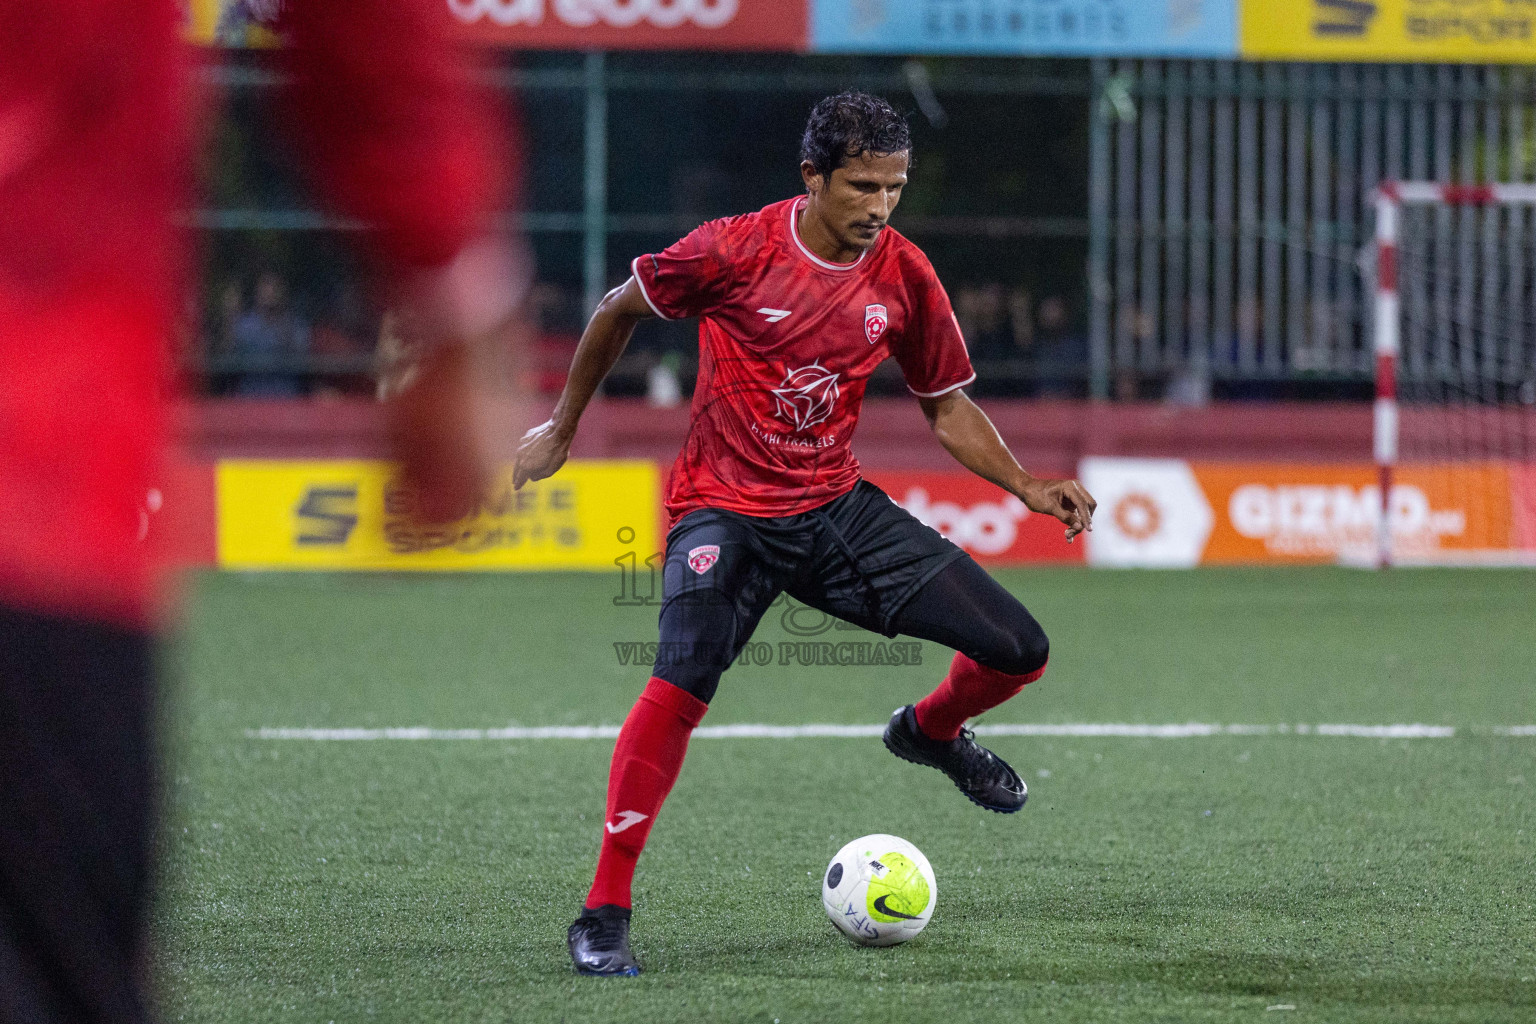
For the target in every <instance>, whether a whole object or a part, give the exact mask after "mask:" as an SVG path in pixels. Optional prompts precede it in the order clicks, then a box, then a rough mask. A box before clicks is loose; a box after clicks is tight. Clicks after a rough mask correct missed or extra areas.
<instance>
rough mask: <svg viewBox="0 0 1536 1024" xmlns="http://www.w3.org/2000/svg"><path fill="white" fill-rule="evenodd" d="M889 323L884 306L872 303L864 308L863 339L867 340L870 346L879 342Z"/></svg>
mask: <svg viewBox="0 0 1536 1024" xmlns="http://www.w3.org/2000/svg"><path fill="white" fill-rule="evenodd" d="M890 323H891V321H890V317H889V316H888V315H887V314H886V311H885V307H884V306H882V305H880V304H878V303H874V304H872V305H868V306H865V307H864V337H866V338H868V339H869V343H870V344H871V345H873V344H874V343H875V342H877V341H879V340H880V336H881V335H883V334H884V333H885V329H886V328H887V327H889V326H890Z"/></svg>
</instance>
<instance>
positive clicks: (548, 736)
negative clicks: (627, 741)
mask: <svg viewBox="0 0 1536 1024" xmlns="http://www.w3.org/2000/svg"><path fill="white" fill-rule="evenodd" d="M884 730H885V726H884V725H755V724H741V725H705V726H701V727H699V728H698V729H695V730H694V732H693V735H694V736H695V737H696V738H698V739H704V740H723V739H774V740H793V739H816V738H836V739H847V738H862V737H870V736H879V735H880V734H881V733H882V732H884ZM1463 732H1464V733H1467V734H1476V735H1492V736H1523V737H1536V725H1514V726H1495V727H1488V728H1479V727H1474V728H1471V729H1464V730H1463ZM245 735H246V738H247V739H256V740H320V741H327V740H329V741H345V740H611V739H614V738H615V737H617V736H618V735H619V727H618V726H616V725H543V726H521V725H512V726H506V727H505V728H499V729H432V728H428V727H426V726H413V727H408V728H392V729H359V728H343V729H284V728H266V729H247V730H246V731H245ZM976 735H978V736H1059V737H1077V738H1095V737H1113V738H1125V739H1159V740H1178V739H1192V738H1196V737H1202V736H1341V737H1350V738H1356V739H1376V740H1443V739H1450V738H1452V737H1453V736H1455V735H1457V729H1456V727H1455V726H1452V725H1422V724H1418V723H1412V724H1405V723H1399V724H1396V725H1338V724H1335V725H1328V724H1325V725H1307V724H1296V725H1241V724H1229V725H1220V724H1215V723H1209V722H1185V723H1182V724H1180V723H1174V724H1169V725H1143V724H1137V723H1129V722H1065V723H1033V724H1027V725H978V726H977V727H976Z"/></svg>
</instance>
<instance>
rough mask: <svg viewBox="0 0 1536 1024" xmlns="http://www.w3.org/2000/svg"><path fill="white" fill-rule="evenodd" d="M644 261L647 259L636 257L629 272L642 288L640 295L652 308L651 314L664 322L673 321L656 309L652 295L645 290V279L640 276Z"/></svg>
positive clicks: (630, 265) (631, 262)
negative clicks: (641, 264)
mask: <svg viewBox="0 0 1536 1024" xmlns="http://www.w3.org/2000/svg"><path fill="white" fill-rule="evenodd" d="M643 259H645V257H644V256H636V257H635V258H634V259H633V260H631V261H630V263H629V272H630V273H631V274H633V275H634V276H635V284H637V285H639V286H640V294H641V295H642V296H643V297H644V298H645V304H646V305H647V306H650V307H651V312H652V313H655V314H656V315H657V316H659V317H661V318H662V319H663V320H671V319H672V318H671V317H669V316H667V314H665V313H663V312H662V311H661V310H659V309H657V308H656V303H654V302H652V301H651V293H650V292H648V291H646V290H645V278H643V277H641V276H640V261H641V260H643Z"/></svg>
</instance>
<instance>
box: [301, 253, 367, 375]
mask: <svg viewBox="0 0 1536 1024" xmlns="http://www.w3.org/2000/svg"><path fill="white" fill-rule="evenodd" d="M367 321H368V310H367V308H366V305H365V304H364V302H363V299H362V294H361V292H360V291H359V289H358V287H357V285H356V284H355V283H350V282H349V283H347V284H344V285H342V286H341V287H340V288H339V289H338V290H337V293H336V297H335V300H334V301H333V302H332V303H331V306H330V308H329V309H328V310H326V313H325V315H324V316H322V317H321V318H319V320H318V322H317V323H316V324H315V328H314V330H313V331H312V332H311V333H310V338H309V351H310V353H311V354H312V355H313V356H314V360H315V367H316V369H317V370H318V371H319V372H318V373H317V374H316V375H315V377H314V378H313V381H314V384H313V387H312V388H311V391H310V393H311V394H312V395H314V396H315V397H317V398H341V397H361V396H367V397H372V396H373V394H374V380H373V375H372V373H371V372H370V369H371V365H370V364H371V357H372V353H373V345H372V344H371V343H370V342H369V341H368V340H367V339H368V334H369V324H368V322H367Z"/></svg>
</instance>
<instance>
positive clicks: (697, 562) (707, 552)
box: [688, 544, 720, 576]
mask: <svg viewBox="0 0 1536 1024" xmlns="http://www.w3.org/2000/svg"><path fill="white" fill-rule="evenodd" d="M718 561H720V545H719V544H700V545H699V546H698V547H696V548H694V549H693V550H691V551H689V552H688V568H690V569H692V570H693V571H694V572H696V573H698V574H699V575H700V576H703V575H704V574H705V573H707V572H709V570H710V568H711V567H713V566H714V564H715V563H716V562H718Z"/></svg>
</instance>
